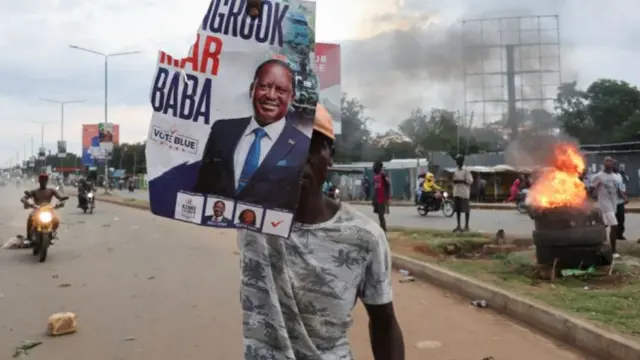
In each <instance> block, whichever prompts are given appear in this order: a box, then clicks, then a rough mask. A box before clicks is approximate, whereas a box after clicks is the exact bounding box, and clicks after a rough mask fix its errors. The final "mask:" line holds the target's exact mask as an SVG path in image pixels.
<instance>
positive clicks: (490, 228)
mask: <svg viewBox="0 0 640 360" xmlns="http://www.w3.org/2000/svg"><path fill="white" fill-rule="evenodd" d="M116 195H118V196H121V197H124V198H136V199H140V200H148V199H149V198H148V193H147V192H146V191H137V192H134V193H130V192H128V191H123V192H116ZM354 206H355V207H356V208H357V209H358V210H360V211H362V212H363V213H365V214H367V215H369V217H371V218H372V219H377V218H376V215H375V214H374V213H373V211H372V208H371V207H370V206H367V205H354ZM376 221H377V220H376ZM463 221H464V217H463ZM387 225H388V226H406V227H418V228H432V229H443V230H453V228H454V227H455V217H454V218H446V217H444V216H443V215H442V213H435V214H429V215H428V216H426V217H422V216H420V215H418V213H417V212H416V209H415V208H414V207H407V206H395V207H394V206H392V207H391V213H390V214H389V215H388V216H387ZM626 226H627V232H626V235H627V238H629V239H633V240H636V239H638V238H640V214H627V220H626ZM471 228H472V230H476V231H482V232H489V233H495V232H496V231H498V229H504V230H505V232H507V233H508V234H513V235H530V234H531V231H532V230H533V222H532V221H531V219H529V217H528V216H527V215H522V214H520V213H518V212H517V211H516V210H480V209H473V210H472V212H471Z"/></svg>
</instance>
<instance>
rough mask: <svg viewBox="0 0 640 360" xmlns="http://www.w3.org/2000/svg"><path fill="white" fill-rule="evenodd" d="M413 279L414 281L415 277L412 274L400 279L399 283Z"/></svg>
mask: <svg viewBox="0 0 640 360" xmlns="http://www.w3.org/2000/svg"><path fill="white" fill-rule="evenodd" d="M414 281H416V278H414V277H413V276H406V277H405V278H404V279H400V283H408V282H414Z"/></svg>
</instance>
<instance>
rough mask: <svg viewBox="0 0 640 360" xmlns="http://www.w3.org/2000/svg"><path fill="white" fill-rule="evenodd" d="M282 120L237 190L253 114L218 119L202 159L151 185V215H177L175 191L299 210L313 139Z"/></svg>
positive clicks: (154, 180)
mask: <svg viewBox="0 0 640 360" xmlns="http://www.w3.org/2000/svg"><path fill="white" fill-rule="evenodd" d="M280 121H285V125H284V127H283V130H282V132H281V133H280V136H279V137H278V138H277V139H275V140H274V143H273V145H272V147H271V149H270V151H269V152H268V153H267V154H266V156H265V158H264V160H263V161H262V162H261V164H260V166H259V167H258V168H257V170H256V171H255V172H254V173H253V175H252V176H251V178H250V179H249V181H248V182H247V184H246V185H245V186H244V187H243V188H242V189H241V190H240V191H238V192H236V181H235V177H236V174H235V170H234V153H235V150H236V148H237V146H238V142H239V141H240V139H241V137H242V136H243V135H244V133H245V130H246V129H247V127H248V126H249V124H250V122H251V116H247V117H244V118H239V119H224V120H218V121H215V122H214V123H213V126H212V127H211V132H210V134H209V138H208V140H207V143H206V146H205V149H204V152H203V156H202V160H201V161H198V162H194V163H192V164H187V163H185V164H181V165H178V166H176V167H174V168H171V169H170V170H168V171H167V172H165V173H164V174H162V175H161V176H159V177H157V178H155V179H153V180H151V181H150V182H149V190H150V194H151V211H152V212H153V213H154V214H156V215H160V216H165V217H173V213H174V209H175V205H176V193H177V192H178V191H180V190H182V191H187V192H194V193H203V194H215V195H218V196H222V197H226V198H235V199H237V200H241V201H245V202H248V203H253V204H258V205H262V206H264V207H267V208H275V209H283V210H291V211H292V210H294V209H295V207H296V206H297V204H298V193H299V187H300V177H301V175H302V169H303V166H304V164H305V163H306V161H307V154H308V149H309V143H310V139H309V138H308V137H307V136H306V135H305V134H304V133H302V132H301V131H300V130H298V129H296V128H295V127H294V126H293V125H291V124H290V123H289V121H287V120H286V119H283V120H280ZM229 225H230V226H232V224H229Z"/></svg>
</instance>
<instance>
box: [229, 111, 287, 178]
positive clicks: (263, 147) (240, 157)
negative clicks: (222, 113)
mask: <svg viewBox="0 0 640 360" xmlns="http://www.w3.org/2000/svg"><path fill="white" fill-rule="evenodd" d="M285 125H286V119H280V120H278V121H275V122H273V123H271V124H269V125H267V126H264V127H263V129H264V130H265V132H266V133H267V136H265V137H263V138H262V140H261V141H260V161H259V162H258V166H260V164H262V161H264V158H265V157H267V154H268V153H269V150H271V148H272V147H273V144H275V142H276V141H277V140H278V138H279V137H280V134H282V131H283V130H284V126H285ZM259 127H260V125H258V123H257V122H256V120H255V119H254V118H253V117H251V121H250V122H249V125H248V126H247V128H246V129H245V131H244V134H243V135H242V137H241V138H240V141H238V145H237V146H236V150H235V152H234V154H233V169H234V175H235V181H236V188H237V187H238V183H239V180H240V174H241V173H242V168H243V167H244V162H245V160H246V159H247V155H248V154H249V149H250V148H251V144H253V140H254V139H255V138H256V135H255V134H254V133H253V131H254V130H255V129H257V128H259Z"/></svg>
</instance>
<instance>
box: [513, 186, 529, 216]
mask: <svg viewBox="0 0 640 360" xmlns="http://www.w3.org/2000/svg"><path fill="white" fill-rule="evenodd" d="M527 192H528V190H526V189H525V190H522V191H520V193H519V194H518V197H516V209H517V210H518V212H519V213H520V214H526V213H528V212H529V207H528V206H527Z"/></svg>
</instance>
